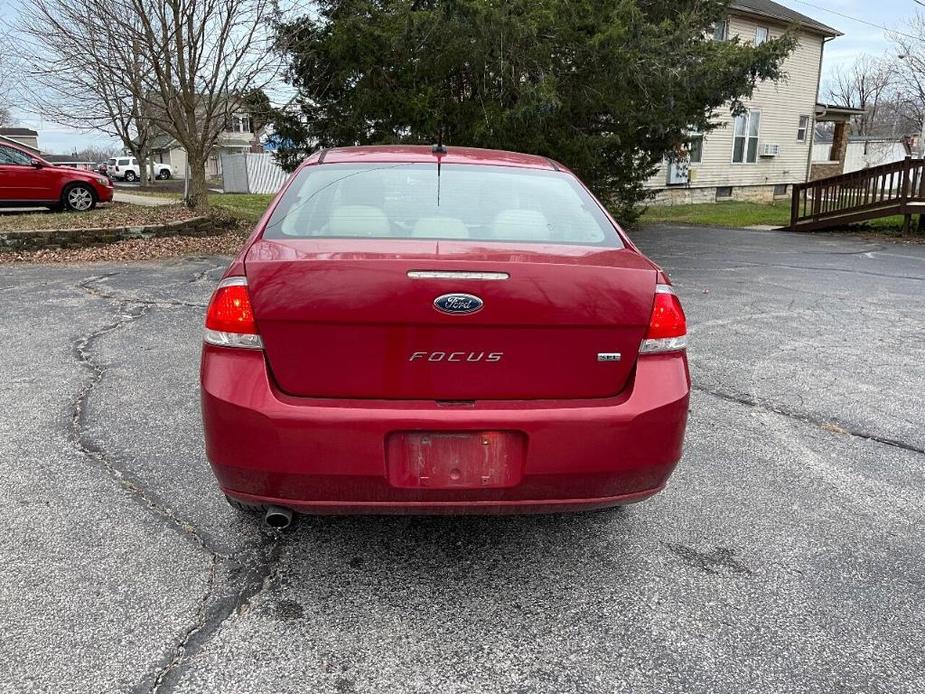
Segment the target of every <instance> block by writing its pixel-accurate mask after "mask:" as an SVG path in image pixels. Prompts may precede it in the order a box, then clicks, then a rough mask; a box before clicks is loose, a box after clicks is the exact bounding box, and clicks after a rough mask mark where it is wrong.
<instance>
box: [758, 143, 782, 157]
mask: <svg viewBox="0 0 925 694" xmlns="http://www.w3.org/2000/svg"><path fill="white" fill-rule="evenodd" d="M779 154H780V145H761V156H762V157H776V156H778V155H779Z"/></svg>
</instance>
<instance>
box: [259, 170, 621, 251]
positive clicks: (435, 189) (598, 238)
mask: <svg viewBox="0 0 925 694" xmlns="http://www.w3.org/2000/svg"><path fill="white" fill-rule="evenodd" d="M263 236H264V238H268V239H285V238H306V237H309V238H321V237H328V238H331V237H334V238H337V237H341V238H363V237H379V238H395V239H414V238H427V239H468V240H474V241H514V242H524V241H526V242H531V241H532V242H537V243H565V244H580V245H595V246H610V247H620V246H622V243H621V241H620V238H619V236H618V235H617V233H616V231H615V230H614V228H613V225H612V224H611V223H610V222H609V220H608V219H607V217H606V216H605V215H604V214H603V212H602V211H601V209H600V207H599V206H598V205H597V203H596V202H595V201H594V199H593V198H592V197H591V196H590V195H589V194H588V192H587V191H586V190H585V189H584V188H583V187H582V186H581V185H580V184H579V183H578V181H577V180H575V178H574V177H573V176H571V175H569V174H566V173H562V172H556V171H542V170H537V169H527V168H514V167H504V166H477V165H470V164H444V165H442V166H441V167H440V172H439V176H438V171H437V165H436V164H322V165H320V166H308V167H306V168H304V169H302V170H301V171H300V172H299V173H298V174H297V176H296V178H295V180H294V181H293V182H292V184H291V185H290V186H289V188H288V189H287V190H286V192H285V193H284V194H283V197H282V199H281V200H280V203H279V205H278V206H277V207H276V209H275V210H274V212H273V215H272V217H270V220H269V222H268V223H267V226H266V228H265V230H264V233H263Z"/></svg>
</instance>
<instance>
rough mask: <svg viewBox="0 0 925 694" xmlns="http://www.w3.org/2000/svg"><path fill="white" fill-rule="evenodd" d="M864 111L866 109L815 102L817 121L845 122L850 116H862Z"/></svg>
mask: <svg viewBox="0 0 925 694" xmlns="http://www.w3.org/2000/svg"><path fill="white" fill-rule="evenodd" d="M865 113H867V111H866V110H865V109H863V108H854V107H852V106H839V105H838V104H822V103H818V102H817V103H816V122H817V123H846V122H848V120H850V119H851V117H852V116H862V115H864V114H865Z"/></svg>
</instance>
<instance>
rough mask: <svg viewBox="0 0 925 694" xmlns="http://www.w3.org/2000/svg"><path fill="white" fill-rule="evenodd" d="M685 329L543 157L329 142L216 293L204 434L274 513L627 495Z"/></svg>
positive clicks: (678, 411) (647, 451)
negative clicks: (341, 145) (342, 145)
mask: <svg viewBox="0 0 925 694" xmlns="http://www.w3.org/2000/svg"><path fill="white" fill-rule="evenodd" d="M438 162H439V166H438V165H437V164H438ZM686 335H687V329H686V322H685V317H684V312H683V310H682V309H681V304H680V302H679V300H678V297H677V295H676V294H675V291H674V289H673V288H672V286H671V282H670V281H669V279H668V276H667V275H666V274H665V273H664V272H663V271H662V270H661V269H660V268H659V267H658V266H657V265H656V264H655V263H653V262H652V261H651V260H649V259H648V258H646V257H645V256H644V255H643V254H642V253H641V252H640V251H639V250H638V249H637V248H636V247H635V246H634V245H633V244H632V242H631V241H630V240H629V239H628V238H627V237H626V235H625V234H624V232H623V231H622V230H621V229H620V227H619V226H618V225H617V223H616V222H615V221H614V220H613V219H612V218H611V217H610V216H609V215H608V213H607V211H606V210H605V209H604V207H603V206H602V205H601V204H600V203H599V202H598V201H597V200H595V199H594V197H593V196H592V195H591V194H590V193H589V191H588V190H587V188H585V187H584V186H583V185H582V184H581V183H580V182H579V180H578V179H577V178H576V177H575V176H574V175H573V174H572V173H571V172H570V171H568V170H567V169H566V168H564V167H563V166H561V165H560V164H557V163H555V162H552V161H550V160H549V159H546V158H544V157H538V156H530V155H524V154H514V153H510V152H496V151H490V150H478V149H465V148H454V147H450V148H449V151H448V152H446V151H445V150H442V149H436V150H435V151H432V150H431V148H429V147H407V146H405V147H357V148H337V149H331V150H328V151H326V152H323V153H320V154H316V155H313V156H312V157H311V158H309V159H308V160H307V161H306V162H305V163H303V164H302V165H301V166H300V167H299V168H298V169H297V170H296V171H295V173H294V174H293V175H292V176H291V177H290V178H289V180H288V182H287V184H286V185H285V186H284V188H283V190H282V191H281V192H280V193H279V194H278V195H277V196H276V198H275V200H274V201H273V202H272V203H271V205H270V208H269V213H268V216H267V217H266V218H265V219H264V221H263V222H262V223H261V224H259V225H258V227H257V229H256V230H255V232H254V234H253V235H252V237H251V239H250V240H249V242H248V243H247V244H246V245H245V247H244V249H243V250H242V251H241V252H240V254H239V255H238V256H237V258H236V259H235V260H234V261H233V262H232V263H231V265H230V266H229V268H228V270H227V271H226V272H225V275H224V277H223V279H222V280H221V282H220V283H219V284H218V288H217V289H216V291H215V293H214V294H213V296H212V299H211V301H210V304H209V307H208V309H207V315H206V320H205V334H204V344H203V349H202V361H201V384H202V389H201V393H202V414H203V422H204V426H205V442H206V451H207V454H208V458H209V461H210V463H211V465H212V468H213V470H214V472H215V474H216V476H217V478H218V482H219V485H220V487H221V489H222V490H223V491H224V493H225V495H226V497H227V498H228V499H229V501H230V502H231V503H232V505H235V506H237V507H238V508H243V509H246V508H250V509H262V510H263V511H264V513H265V520H266V522H267V523H268V524H270V525H274V526H277V527H284V526H285V525H288V523H289V521H290V519H291V517H292V512H293V511H301V512H309V513H448V512H452V513H464V512H470V513H471V512H476V513H485V512H505V513H509V512H528V511H559V510H577V509H591V508H599V507H605V506H613V505H619V504H627V503H631V502H636V501H640V500H642V499H645V498H647V497H650V496H652V495H653V494H656V493H657V492H658V491H660V490H661V489H662V488H663V487H664V486H665V484H666V481H667V479H668V477H669V475H670V474H671V472H672V471H673V469H674V468H675V465H676V464H677V463H678V461H679V459H680V457H681V445H682V439H683V436H684V430H685V426H686V422H687V411H688V397H689V392H690V376H689V372H688V365H687V356H686V351H685V349H686Z"/></svg>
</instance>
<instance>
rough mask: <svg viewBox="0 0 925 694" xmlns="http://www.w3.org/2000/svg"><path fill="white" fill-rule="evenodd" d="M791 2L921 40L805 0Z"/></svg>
mask: <svg viewBox="0 0 925 694" xmlns="http://www.w3.org/2000/svg"><path fill="white" fill-rule="evenodd" d="M792 1H793V2H797V3H799V4H801V5H806V6H807V7H812V8H813V9H816V10H821V11H822V12H828V13H830V14H834V15H837V16H839V17H843V18H844V19H850V20H851V21H852V22H858V23H859V24H866V25H867V26H869V27H874V28H875V29H882V30H883V31H888V32H889V33H891V34H898V35H899V36H905V37H906V38H910V39H920V38H921V37H919V36H913V35H912V34H906V33H904V32H902V31H898V30H896V29H891V28H890V27H885V26H883V25H882V24H876V23H874V22H869V21H867V20H866V19H860V18H858V17H852V16H851V15H850V14H845V13H844V12H839V11H838V10H833V9H831V8H828V7H822V6H820V5H814V4H813V3H811V2H806V0H792ZM914 2H916V3H917V4H919V5H922V6H923V7H925V2H922V1H921V0H914Z"/></svg>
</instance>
